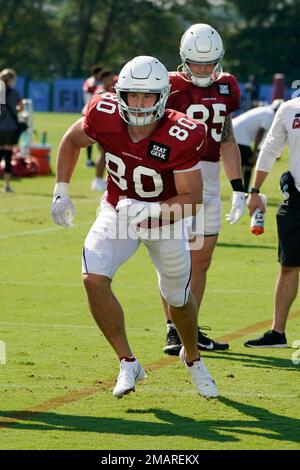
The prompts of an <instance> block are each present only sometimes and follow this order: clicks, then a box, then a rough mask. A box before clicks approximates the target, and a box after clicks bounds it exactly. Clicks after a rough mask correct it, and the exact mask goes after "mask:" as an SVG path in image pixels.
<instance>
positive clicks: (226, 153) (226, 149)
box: [220, 115, 246, 224]
mask: <svg viewBox="0 0 300 470" xmlns="http://www.w3.org/2000/svg"><path fill="white" fill-rule="evenodd" d="M220 153H221V160H222V162H223V166H224V170H225V173H226V176H227V178H228V179H229V181H230V184H231V186H232V189H233V194H232V207H231V211H230V213H229V214H227V215H226V220H227V221H228V222H230V223H231V224H235V223H236V222H238V221H239V220H240V219H241V217H242V216H243V214H244V212H245V209H246V194H245V192H244V184H243V180H242V169H241V154H240V150H239V147H238V144H237V143H236V140H235V138H234V135H233V127H232V120H231V116H230V115H228V116H226V118H225V122H224V127H223V132H222V138H221V148H220Z"/></svg>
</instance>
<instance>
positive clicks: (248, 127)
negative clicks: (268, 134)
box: [232, 106, 275, 147]
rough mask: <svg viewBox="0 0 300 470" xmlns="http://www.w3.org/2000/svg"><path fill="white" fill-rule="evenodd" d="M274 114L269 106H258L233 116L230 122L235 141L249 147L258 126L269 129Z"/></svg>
mask: <svg viewBox="0 0 300 470" xmlns="http://www.w3.org/2000/svg"><path fill="white" fill-rule="evenodd" d="M274 116H275V112H274V110H273V109H272V107H271V106H259V107H258V108H253V109H250V111H247V112H246V113H243V114H240V115H239V116H237V117H235V118H234V119H233V120H232V124H233V133H234V137H235V140H236V142H237V143H238V144H240V145H246V146H247V147H251V145H252V144H253V142H254V140H255V137H256V134H257V132H258V131H259V129H260V128H262V129H265V131H268V130H269V129H270V127H271V125H272V122H273V119H274Z"/></svg>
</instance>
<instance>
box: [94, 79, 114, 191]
mask: <svg viewBox="0 0 300 470" xmlns="http://www.w3.org/2000/svg"><path fill="white" fill-rule="evenodd" d="M100 81H101V85H100V86H99V87H98V88H97V91H96V93H97V94H101V93H114V92H115V88H114V85H115V83H116V80H115V75H114V74H113V72H112V71H111V70H102V72H101V74H100ZM89 148H91V147H89ZM98 148H99V151H100V155H99V158H98V160H97V162H96V176H95V178H94V179H93V181H92V184H91V190H92V191H99V192H102V191H105V190H106V179H105V178H104V172H105V156H104V152H103V150H102V149H101V147H100V145H98Z"/></svg>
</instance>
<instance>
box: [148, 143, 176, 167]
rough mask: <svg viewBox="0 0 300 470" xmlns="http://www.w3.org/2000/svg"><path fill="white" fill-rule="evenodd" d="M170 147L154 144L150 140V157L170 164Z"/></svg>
mask: <svg viewBox="0 0 300 470" xmlns="http://www.w3.org/2000/svg"><path fill="white" fill-rule="evenodd" d="M170 151H171V149H170V147H168V146H167V145H162V144H160V143H159V142H154V140H150V143H149V147H148V152H147V155H148V157H154V158H157V159H158V160H160V161H162V162H168V161H169V157H170Z"/></svg>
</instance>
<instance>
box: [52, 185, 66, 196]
mask: <svg viewBox="0 0 300 470" xmlns="http://www.w3.org/2000/svg"><path fill="white" fill-rule="evenodd" d="M58 195H59V196H68V195H69V183H56V185H55V186H54V191H53V196H58Z"/></svg>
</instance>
